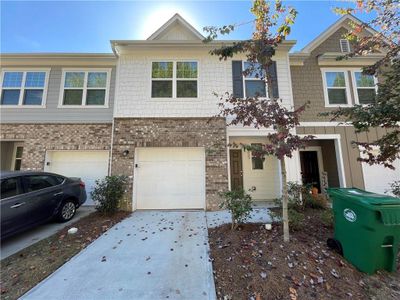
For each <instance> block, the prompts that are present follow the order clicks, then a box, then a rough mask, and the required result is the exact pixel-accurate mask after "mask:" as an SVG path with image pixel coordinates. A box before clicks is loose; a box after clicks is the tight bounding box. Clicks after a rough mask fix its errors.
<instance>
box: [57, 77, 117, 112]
mask: <svg viewBox="0 0 400 300" xmlns="http://www.w3.org/2000/svg"><path fill="white" fill-rule="evenodd" d="M110 73H111V72H110V70H100V69H93V70H63V77H62V78H63V81H62V89H61V97H60V104H61V106H65V107H71V106H86V107H100V106H101V107H106V106H107V105H108V94H109V86H110Z"/></svg>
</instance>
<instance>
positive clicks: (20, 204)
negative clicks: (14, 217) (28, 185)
mask: <svg viewBox="0 0 400 300" xmlns="http://www.w3.org/2000/svg"><path fill="white" fill-rule="evenodd" d="M24 204H25V202H22V203H16V204H14V205H11V206H10V208H17V207H20V206H22V205H24Z"/></svg>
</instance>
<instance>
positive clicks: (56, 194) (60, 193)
mask: <svg viewBox="0 0 400 300" xmlns="http://www.w3.org/2000/svg"><path fill="white" fill-rule="evenodd" d="M62 194H64V192H59V193H55V194H54V195H53V196H58V195H62Z"/></svg>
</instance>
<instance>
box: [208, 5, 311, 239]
mask: <svg viewBox="0 0 400 300" xmlns="http://www.w3.org/2000/svg"><path fill="white" fill-rule="evenodd" d="M251 12H252V13H253V15H254V16H255V19H254V20H253V21H252V22H251V23H253V22H254V25H255V30H254V32H253V36H252V39H249V40H243V41H239V42H236V43H233V44H230V45H225V46H222V47H220V48H217V49H213V50H212V51H211V54H212V55H218V56H219V58H220V60H222V59H224V60H226V59H227V58H229V57H233V56H234V55H236V54H239V53H241V54H245V55H246V58H247V61H248V62H249V67H248V68H247V69H246V70H244V71H243V74H244V75H248V74H250V73H251V74H253V75H254V76H255V77H257V78H260V79H261V80H264V81H265V82H266V84H267V87H268V95H269V99H265V98H262V97H260V94H256V95H255V96H254V97H246V98H241V97H237V96H235V95H234V94H231V93H229V92H227V93H225V94H223V95H219V97H220V104H219V108H220V113H219V115H218V116H220V117H229V120H230V121H229V122H228V124H227V126H231V125H237V124H241V125H243V126H252V127H254V128H272V129H273V131H272V132H271V133H268V134H267V143H265V144H262V145H261V146H254V145H253V146H252V145H241V146H242V147H243V148H244V149H245V150H250V151H253V152H254V153H255V154H256V155H259V156H264V155H274V156H276V157H277V158H278V159H279V161H280V163H281V175H282V207H283V211H282V219H283V237H284V241H285V242H287V241H289V220H288V189H287V179H286V177H287V176H286V167H285V157H289V158H290V157H292V155H293V152H294V151H295V150H297V149H299V148H303V147H304V146H305V143H306V142H307V141H309V140H310V139H312V136H306V137H300V136H298V135H296V134H295V133H294V130H295V128H296V126H298V125H299V117H300V114H301V113H302V112H303V111H304V109H305V108H306V104H305V105H303V106H301V107H300V108H298V109H296V110H293V109H292V108H287V107H285V106H284V105H282V101H281V100H280V99H278V98H276V97H274V96H273V95H274V92H273V82H272V77H271V75H270V68H271V65H272V63H273V61H272V57H273V56H274V54H275V49H276V47H277V46H278V45H279V43H281V42H282V41H283V40H285V38H286V36H287V35H288V34H289V33H290V27H291V25H293V24H294V21H295V18H296V15H297V11H296V10H295V9H294V8H290V7H285V6H283V5H282V2H281V1H275V2H274V5H271V3H269V2H267V1H265V0H256V1H254V2H253V6H252V8H251ZM247 23H249V22H247ZM247 23H246V24H247ZM237 26H238V25H228V26H224V27H222V28H216V27H206V28H205V30H206V31H207V32H209V36H208V37H207V38H206V42H209V41H212V40H214V39H215V38H216V37H217V36H218V34H229V33H230V32H231V31H233V30H234V29H235V27H237Z"/></svg>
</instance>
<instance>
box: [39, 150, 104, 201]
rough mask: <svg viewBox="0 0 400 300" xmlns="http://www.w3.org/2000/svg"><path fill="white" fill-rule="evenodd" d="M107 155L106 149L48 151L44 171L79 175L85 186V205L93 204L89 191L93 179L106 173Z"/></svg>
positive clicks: (93, 181) (69, 175) (71, 175)
mask: <svg viewBox="0 0 400 300" xmlns="http://www.w3.org/2000/svg"><path fill="white" fill-rule="evenodd" d="M108 157H109V152H108V151H48V152H47V157H46V163H45V171H47V172H53V173H57V174H60V175H63V176H66V177H80V178H81V179H82V180H83V182H85V187H86V193H87V200H86V202H85V205H93V204H94V203H93V201H92V199H91V197H90V192H91V191H92V190H93V187H94V184H95V180H97V179H100V178H103V177H105V176H107V175H108Z"/></svg>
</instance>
